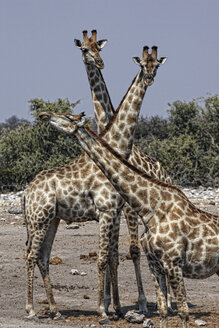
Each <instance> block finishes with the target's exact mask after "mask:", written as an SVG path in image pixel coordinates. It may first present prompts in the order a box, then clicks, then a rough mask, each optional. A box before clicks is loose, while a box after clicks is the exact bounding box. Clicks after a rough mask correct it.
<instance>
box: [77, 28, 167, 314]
mask: <svg viewBox="0 0 219 328" xmlns="http://www.w3.org/2000/svg"><path fill="white" fill-rule="evenodd" d="M82 33H83V42H81V41H80V40H78V39H75V40H74V41H75V45H76V46H77V47H78V48H79V49H80V50H81V52H82V59H83V62H84V64H85V67H86V71H87V75H88V80H89V84H90V89H91V95H92V99H93V104H94V113H95V119H96V124H97V131H98V134H101V133H103V131H104V129H105V127H106V126H107V123H109V122H110V120H111V118H112V115H113V113H114V112H115V110H114V108H113V105H112V102H111V99H110V96H109V92H108V90H107V87H106V84H105V81H104V79H103V76H102V74H101V71H100V69H102V68H103V67H104V64H103V62H102V61H100V59H99V58H100V56H99V52H98V50H99V51H100V50H101V49H102V48H103V46H104V45H105V44H106V42H107V40H100V41H97V32H96V30H93V31H91V34H92V35H91V37H90V38H88V36H87V31H83V32H82ZM145 51H147V50H145ZM152 54H153V56H154V57H155V58H156V57H157V50H156V47H153V49H152ZM164 60H165V59H164V58H163V61H164ZM134 61H135V62H136V63H137V64H138V65H141V62H140V59H139V58H134ZM151 64H152V62H150V61H149V65H151ZM150 78H151V77H150ZM151 82H152V80H149V81H148V83H149V84H150V83H151ZM120 106H121V104H120ZM131 162H132V163H133V164H135V165H137V166H138V167H139V169H142V170H143V171H145V170H146V172H148V166H149V165H150V163H151V165H152V166H151V167H152V170H153V176H154V177H156V178H157V179H161V180H163V181H165V182H168V183H171V179H170V178H169V177H168V176H165V177H163V170H162V169H161V170H160V164H159V163H158V162H156V161H154V160H153V159H152V158H150V157H149V156H147V155H145V154H143V153H141V152H140V151H139V149H138V148H137V147H135V146H133V152H132V155H131ZM123 212H124V216H125V219H126V222H127V225H128V229H129V233H130V254H131V257H132V260H133V263H134V268H135V274H136V281H137V285H138V293H139V297H138V304H139V311H140V312H143V313H145V312H147V303H146V297H145V295H144V290H143V285H142V278H141V271H140V249H139V246H138V245H139V243H138V219H137V215H136V213H134V211H133V210H132V209H131V208H130V207H129V206H128V205H127V204H126V205H125V207H124V209H123ZM114 226H115V225H114ZM113 235H114V236H117V238H118V229H117V227H116V229H115V232H113ZM114 238H115V237H114ZM107 273H108V271H107V272H106V275H105V282H104V287H105V293H104V303H105V309H106V310H108V307H109V305H110V299H111V298H110V281H109V279H110V277H109V274H107ZM168 302H169V303H168V304H169V307H171V298H170V296H169V298H168Z"/></svg>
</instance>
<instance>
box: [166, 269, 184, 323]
mask: <svg viewBox="0 0 219 328" xmlns="http://www.w3.org/2000/svg"><path fill="white" fill-rule="evenodd" d="M168 277H169V282H170V284H171V287H172V291H173V294H174V296H175V299H176V304H177V307H178V312H179V316H180V317H181V319H182V323H183V328H189V309H188V304H187V301H186V290H185V285H184V281H183V274H182V269H181V268H180V267H179V266H172V268H171V270H169V273H168Z"/></svg>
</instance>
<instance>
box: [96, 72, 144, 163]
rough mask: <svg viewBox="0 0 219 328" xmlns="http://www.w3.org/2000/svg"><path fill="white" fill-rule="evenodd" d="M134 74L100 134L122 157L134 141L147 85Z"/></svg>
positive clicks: (128, 152) (128, 153)
mask: <svg viewBox="0 0 219 328" xmlns="http://www.w3.org/2000/svg"><path fill="white" fill-rule="evenodd" d="M139 74H140V72H139V73H138V74H137V75H136V77H135V78H134V80H133V82H132V84H131V85H130V87H129V89H128V91H127V93H126V95H125V96H124V98H123V100H122V101H121V103H120V105H119V107H118V109H117V110H116V112H115V114H114V116H113V118H112V120H111V121H110V123H109V124H108V126H107V127H106V129H105V131H104V132H103V133H102V134H101V136H103V137H104V140H106V142H107V143H108V144H109V145H110V146H111V147H112V148H113V149H115V150H116V151H118V152H119V153H120V154H121V155H122V156H123V157H124V158H128V157H129V155H130V153H131V150H132V146H133V141H134V132H135V128H136V125H137V121H138V116H139V112H140V108H141V105H142V101H143V99H144V95H145V92H146V89H147V86H146V85H145V83H144V82H143V80H141V81H140V82H139Z"/></svg>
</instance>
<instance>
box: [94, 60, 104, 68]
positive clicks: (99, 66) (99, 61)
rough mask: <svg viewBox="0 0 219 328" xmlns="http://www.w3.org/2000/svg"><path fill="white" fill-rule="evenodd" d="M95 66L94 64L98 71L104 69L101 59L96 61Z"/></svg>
mask: <svg viewBox="0 0 219 328" xmlns="http://www.w3.org/2000/svg"><path fill="white" fill-rule="evenodd" d="M95 64H96V66H97V68H100V69H103V68H104V63H103V61H102V59H96V60H95Z"/></svg>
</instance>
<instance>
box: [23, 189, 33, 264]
mask: <svg viewBox="0 0 219 328" xmlns="http://www.w3.org/2000/svg"><path fill="white" fill-rule="evenodd" d="M25 205H26V197H25V194H24V195H23V197H22V198H21V208H22V212H23V217H24V224H25V226H26V229H27V240H26V243H25V244H26V246H27V250H26V251H25V252H24V258H25V259H26V258H27V255H28V250H29V249H30V243H31V242H30V233H29V227H28V222H27V216H26V206H25Z"/></svg>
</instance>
